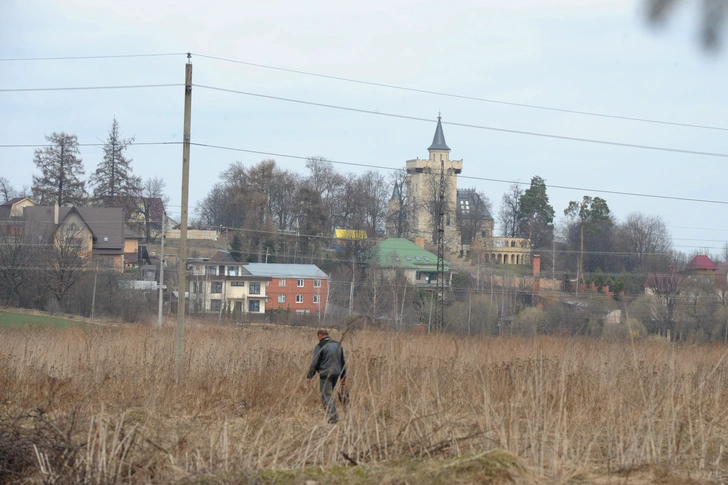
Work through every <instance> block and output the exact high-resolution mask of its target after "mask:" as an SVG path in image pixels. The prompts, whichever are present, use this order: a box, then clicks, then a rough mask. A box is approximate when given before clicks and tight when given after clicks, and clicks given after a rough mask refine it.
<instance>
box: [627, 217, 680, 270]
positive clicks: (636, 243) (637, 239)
mask: <svg viewBox="0 0 728 485" xmlns="http://www.w3.org/2000/svg"><path fill="white" fill-rule="evenodd" d="M618 234H619V236H618V238H617V240H618V241H619V249H620V250H621V251H623V252H624V254H625V256H624V265H625V269H626V270H627V271H634V270H635V269H639V268H643V269H646V270H648V271H657V270H658V269H659V268H660V267H663V268H664V267H665V266H666V264H667V258H668V257H669V254H670V251H672V238H671V236H670V230H669V229H668V228H667V224H665V221H664V220H663V219H662V217H660V216H648V215H645V214H641V213H639V212H633V213H632V214H629V215H628V216H627V219H626V220H625V222H624V223H622V224H620V225H619V227H618ZM645 266H646V267H645Z"/></svg>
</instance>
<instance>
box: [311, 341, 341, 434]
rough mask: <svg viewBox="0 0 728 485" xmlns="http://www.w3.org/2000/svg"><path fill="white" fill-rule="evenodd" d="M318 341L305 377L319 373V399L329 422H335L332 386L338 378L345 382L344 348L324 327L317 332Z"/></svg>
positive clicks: (337, 418) (337, 416) (337, 417)
mask: <svg viewBox="0 0 728 485" xmlns="http://www.w3.org/2000/svg"><path fill="white" fill-rule="evenodd" d="M317 335H318V339H319V343H318V345H316V347H315V348H314V349H313V360H311V367H309V369H308V375H307V376H306V378H307V379H311V378H312V377H313V376H315V375H316V372H318V374H319V389H320V391H321V401H322V402H323V404H324V410H326V416H327V417H328V420H329V423H331V424H336V422H337V421H338V420H339V415H338V413H337V412H336V402H335V400H334V387H336V383H337V382H338V380H339V378H341V385H342V386H343V385H345V384H346V360H345V359H344V349H342V348H341V344H340V343H339V342H337V341H336V340H332V339H331V337H329V332H328V331H327V330H326V329H323V328H322V329H320V330H319V331H318V332H317Z"/></svg>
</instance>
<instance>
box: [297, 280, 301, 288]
mask: <svg viewBox="0 0 728 485" xmlns="http://www.w3.org/2000/svg"><path fill="white" fill-rule="evenodd" d="M296 286H298V287H299V288H303V280H298V284H297V285H296Z"/></svg>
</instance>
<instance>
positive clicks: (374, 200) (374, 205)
mask: <svg viewBox="0 0 728 485" xmlns="http://www.w3.org/2000/svg"><path fill="white" fill-rule="evenodd" d="M360 181H361V187H362V191H363V199H362V201H361V206H362V207H363V209H364V216H365V227H366V231H367V233H368V234H369V237H373V238H376V237H377V235H379V234H380V233H382V232H383V231H384V223H385V220H386V217H387V199H388V197H389V184H388V183H387V179H386V178H385V176H384V175H383V174H382V173H381V172H378V171H375V170H369V171H367V172H365V173H364V174H363V175H362V176H361V177H360Z"/></svg>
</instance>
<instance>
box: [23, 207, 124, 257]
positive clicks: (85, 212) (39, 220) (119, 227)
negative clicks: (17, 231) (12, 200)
mask: <svg viewBox="0 0 728 485" xmlns="http://www.w3.org/2000/svg"><path fill="white" fill-rule="evenodd" d="M72 211H73V212H75V213H77V214H78V215H79V216H81V219H83V221H84V222H85V223H86V225H87V226H88V228H89V230H90V231H91V233H92V234H93V236H94V244H93V246H94V249H121V248H123V247H124V220H123V215H124V211H123V210H122V209H121V207H59V208H58V221H59V222H62V221H64V220H65V219H66V218H67V217H68V215H69V214H70V213H71V212H72ZM53 212H54V208H53V207H52V206H35V207H26V208H25V213H24V215H25V219H26V221H28V222H29V223H32V224H37V225H38V228H36V229H34V230H35V231H40V232H46V233H47V232H55V229H56V227H55V224H53V217H54V216H53Z"/></svg>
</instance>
